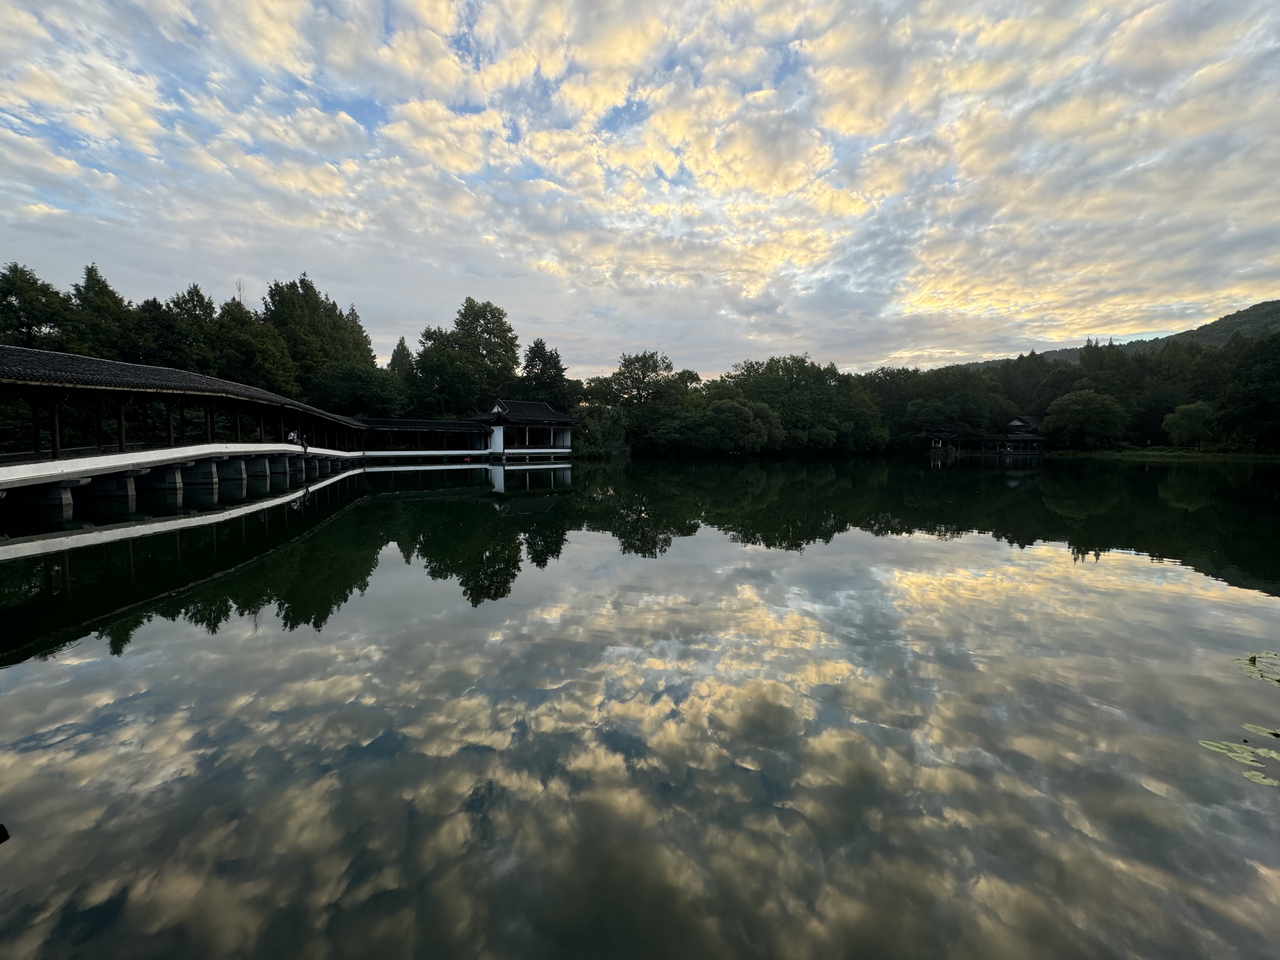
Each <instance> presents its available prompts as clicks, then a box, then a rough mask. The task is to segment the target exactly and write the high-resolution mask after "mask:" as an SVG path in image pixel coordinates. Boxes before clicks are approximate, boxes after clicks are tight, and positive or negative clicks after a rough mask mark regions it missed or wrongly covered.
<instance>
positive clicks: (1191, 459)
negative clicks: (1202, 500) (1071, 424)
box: [1041, 447, 1280, 463]
mask: <svg viewBox="0 0 1280 960" xmlns="http://www.w3.org/2000/svg"><path fill="white" fill-rule="evenodd" d="M1041 456H1042V457H1043V458H1044V459H1046V460H1125V461H1128V462H1130V463H1280V453H1239V452H1227V451H1211V450H1203V451H1202V450H1179V449H1176V448H1172V447H1156V448H1155V449H1151V450H1050V451H1047V452H1045V453H1043V454H1041Z"/></svg>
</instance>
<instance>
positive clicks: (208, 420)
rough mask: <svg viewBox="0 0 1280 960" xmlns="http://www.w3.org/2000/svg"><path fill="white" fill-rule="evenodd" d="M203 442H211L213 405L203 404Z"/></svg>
mask: <svg viewBox="0 0 1280 960" xmlns="http://www.w3.org/2000/svg"><path fill="white" fill-rule="evenodd" d="M204 442H205V443H213V407H211V406H209V404H207V403H206V404H205V406H204Z"/></svg>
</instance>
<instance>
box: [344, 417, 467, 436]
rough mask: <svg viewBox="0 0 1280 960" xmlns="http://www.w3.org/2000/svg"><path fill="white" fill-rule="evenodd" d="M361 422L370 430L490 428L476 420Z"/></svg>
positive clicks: (369, 419)
mask: <svg viewBox="0 0 1280 960" xmlns="http://www.w3.org/2000/svg"><path fill="white" fill-rule="evenodd" d="M360 422H361V423H363V424H364V425H365V426H367V427H368V428H369V429H370V430H418V431H423V432H429V431H433V430H434V431H437V432H440V431H444V432H446V433H479V432H480V431H482V430H487V429H488V428H487V427H486V426H485V425H484V424H483V423H476V422H475V421H474V420H378V419H374V418H371V417H361V418H360Z"/></svg>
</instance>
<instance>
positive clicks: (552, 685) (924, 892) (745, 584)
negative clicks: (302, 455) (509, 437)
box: [0, 460, 1280, 960]
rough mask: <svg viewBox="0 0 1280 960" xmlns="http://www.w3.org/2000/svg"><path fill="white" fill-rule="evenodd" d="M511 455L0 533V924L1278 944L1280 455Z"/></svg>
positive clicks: (1047, 952)
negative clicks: (100, 538)
mask: <svg viewBox="0 0 1280 960" xmlns="http://www.w3.org/2000/svg"><path fill="white" fill-rule="evenodd" d="M514 476H515V474H514V473H512V474H511V475H509V476H508V481H507V483H506V489H507V492H506V493H504V494H501V495H500V494H496V493H494V492H492V490H491V489H490V488H489V486H488V485H487V483H485V481H484V477H483V471H469V472H466V471H459V472H456V473H448V474H444V473H440V474H423V473H417V474H414V473H405V474H403V475H401V474H381V475H364V476H354V477H350V478H348V479H345V480H342V481H340V482H337V483H332V484H330V485H329V486H327V487H325V488H324V489H322V490H317V491H315V492H314V493H312V494H310V495H308V496H306V497H303V498H299V499H297V500H294V501H292V502H290V503H287V504H278V505H275V506H271V507H268V508H264V509H260V510H256V511H255V510H250V511H248V512H241V513H240V514H239V515H238V516H234V517H230V518H228V519H223V520H217V515H215V514H211V515H207V516H199V515H194V516H188V517H187V522H189V525H188V526H186V527H184V528H182V529H168V528H164V529H159V530H158V532H157V531H153V530H152V528H149V527H148V526H147V524H146V523H143V524H139V525H138V526H137V527H136V533H137V535H136V536H133V534H132V533H130V534H129V536H128V537H124V538H117V539H114V540H110V539H109V538H106V539H104V542H89V540H88V539H86V537H87V534H86V532H85V531H83V530H82V531H79V532H78V533H77V532H72V533H69V534H67V535H68V536H77V535H78V536H80V538H81V539H80V540H78V541H74V540H73V541H67V544H68V545H67V548H66V549H65V550H60V551H59V550H52V549H50V547H49V544H50V543H53V544H57V543H58V541H49V540H43V541H41V540H38V539H37V540H33V539H32V538H31V537H30V536H29V534H30V531H17V532H15V535H14V536H13V537H12V539H10V540H9V541H8V542H7V543H3V542H0V559H2V558H4V557H6V556H7V557H9V558H10V559H8V560H7V561H5V562H3V563H0V617H3V620H2V621H0V622H3V623H4V624H5V626H4V627H3V628H0V636H3V637H4V639H3V641H0V662H2V663H3V664H5V666H4V669H3V670H0V822H2V823H3V824H4V825H5V827H6V829H7V831H8V833H9V834H10V835H11V836H10V839H9V840H8V841H6V842H4V843H3V844H0V954H2V955H3V956H5V957H8V958H15V960H17V958H28V957H29V958H61V957H81V956H84V957H94V958H114V957H121V958H131V960H137V958H149V957H183V958H199V957H263V958H267V957H270V958H285V957H335V958H336V957H379V958H383V957H501V958H505V957H538V958H543V957H545V958H559V957H663V958H668V957H697V958H709V957H711V958H714V957H779V958H827V957H886V958H898V957H901V958H934V957H938V958H941V957H949V958H951V957H954V958H974V960H978V958H984V960H986V958H1010V960H1014V958H1018V960H1021V958H1028V957H1037V958H1086V957H1089V958H1093V957H1151V958H1162V960H1169V958H1182V957H1187V958H1190V957H1204V958H1263V957H1266V958H1270V957H1274V956H1275V955H1276V943H1277V942H1278V941H1280V910H1278V909H1277V904H1278V903H1280V830H1278V829H1277V815H1278V814H1280V786H1276V785H1273V783H1274V781H1275V780H1280V740H1278V739H1276V736H1274V735H1272V734H1270V733H1268V731H1269V730H1272V729H1280V685H1278V684H1277V682H1275V677H1276V675H1277V671H1280V662H1278V661H1277V658H1276V656H1275V655H1274V654H1273V655H1271V656H1268V655H1267V653H1266V652H1267V651H1275V650H1276V649H1277V648H1280V639H1278V633H1280V599H1278V597H1280V548H1278V547H1277V544H1278V543H1280V482H1278V481H1280V474H1278V473H1277V471H1276V469H1275V468H1272V467H1263V466H1248V465H1213V464H1200V465H1196V464H1190V465H1188V464H1179V465H1175V466H1144V465H1133V464H1124V463H1116V462H1098V461H1068V462H1046V463H1044V464H1042V465H1035V464H1029V465H1023V466H1022V467H1021V468H1020V469H1000V468H993V467H986V468H984V467H981V466H972V465H969V464H960V465H952V466H949V467H947V468H945V469H932V468H931V467H930V465H929V463H928V462H927V461H925V462H873V461H851V462H832V461H825V460H807V461H788V462H780V463H769V462H766V463H743V464H738V463H719V464H717V463H693V464H664V463H644V464H631V465H625V466H613V467H611V466H595V465H581V464H580V465H576V466H575V467H574V468H573V471H572V481H571V485H569V486H568V487H566V486H565V484H564V482H561V483H560V484H559V485H558V486H556V487H554V488H553V487H552V486H551V485H550V483H549V481H548V477H547V476H544V475H535V474H533V473H530V474H528V475H527V476H525V477H524V478H523V479H522V480H520V482H519V483H516V482H513V480H512V477H514ZM526 488H527V489H526ZM213 520H217V522H210V521H213ZM156 522H159V521H156ZM170 526H173V524H172V523H171V524H170ZM109 529H110V528H109V527H95V528H90V530H89V533H92V532H93V531H94V530H109ZM18 533H21V534H22V535H21V536H19V535H17V534H18ZM108 541H109V542H108ZM24 544H37V545H39V546H38V549H39V551H41V552H38V553H37V554H35V555H28V556H18V554H20V553H22V551H23V550H24V549H27V548H25V547H23V545H24ZM35 549H36V548H31V549H30V550H28V553H30V552H31V551H32V550H35ZM6 550H7V551H8V553H5V551H6ZM1250 656H1253V657H1254V658H1255V659H1254V661H1253V662H1252V663H1251V662H1250V661H1249V660H1248V658H1249V657H1250ZM1246 724H1247V725H1249V727H1246V726H1244V725H1246ZM1202 742H1204V744H1207V746H1206V745H1202ZM1273 746H1274V747H1275V748H1277V751H1278V752H1275V753H1274V754H1273V753H1271V752H1269V751H1271V749H1272V747H1273ZM1260 751H1262V752H1260ZM1251 778H1252V779H1251Z"/></svg>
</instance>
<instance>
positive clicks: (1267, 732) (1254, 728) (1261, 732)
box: [1240, 723, 1280, 739]
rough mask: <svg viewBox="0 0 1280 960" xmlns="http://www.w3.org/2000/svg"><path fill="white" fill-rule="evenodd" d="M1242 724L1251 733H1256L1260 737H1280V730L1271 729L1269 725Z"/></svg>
mask: <svg viewBox="0 0 1280 960" xmlns="http://www.w3.org/2000/svg"><path fill="white" fill-rule="evenodd" d="M1240 726H1242V727H1244V728H1245V729H1246V730H1248V731H1249V732H1250V733H1256V734H1257V735H1258V736H1260V737H1276V738H1277V739H1280V730H1271V729H1269V728H1267V727H1260V726H1258V725H1257V724H1256V723H1242V724H1240Z"/></svg>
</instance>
